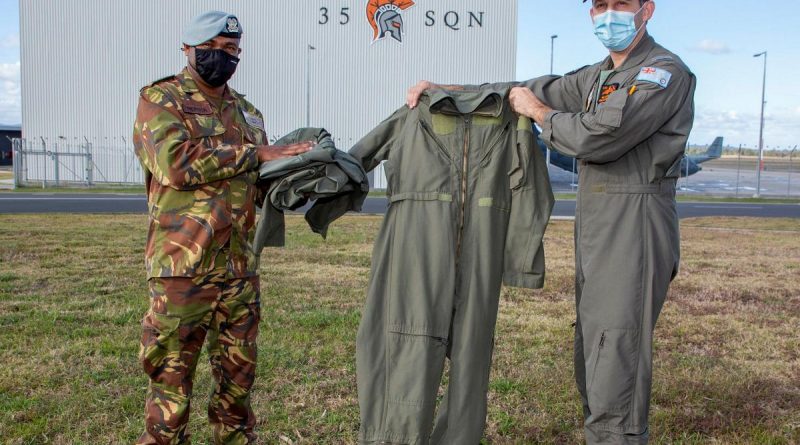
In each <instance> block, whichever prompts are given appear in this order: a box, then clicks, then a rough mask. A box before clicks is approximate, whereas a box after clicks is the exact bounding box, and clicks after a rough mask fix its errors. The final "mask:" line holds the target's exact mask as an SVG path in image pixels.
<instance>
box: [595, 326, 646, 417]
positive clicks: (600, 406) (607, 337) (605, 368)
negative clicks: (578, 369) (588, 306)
mask: <svg viewBox="0 0 800 445" xmlns="http://www.w3.org/2000/svg"><path fill="white" fill-rule="evenodd" d="M638 344H639V330H638V329H606V330H604V331H603V332H602V333H601V334H600V338H599V340H598V342H597V345H596V346H595V347H594V354H592V356H593V357H592V359H593V361H594V363H593V367H592V373H591V376H592V377H591V379H590V381H589V387H588V393H589V408H590V410H591V412H592V415H593V416H595V417H602V416H603V413H605V414H611V415H624V414H625V413H626V412H627V411H628V409H629V407H630V403H631V400H632V399H633V392H634V389H635V388H634V387H635V384H636V367H637V361H638V355H639V348H638ZM592 359H590V360H592ZM614 417H616V416H614ZM598 420H600V419H598Z"/></svg>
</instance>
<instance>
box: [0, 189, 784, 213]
mask: <svg viewBox="0 0 800 445" xmlns="http://www.w3.org/2000/svg"><path fill="white" fill-rule="evenodd" d="M146 211H147V204H146V202H145V199H144V197H143V196H138V195H100V194H97V195H95V194H61V193H59V194H44V193H2V194H0V213H144V212H146ZM385 211H386V199H385V198H381V197H375V198H369V199H367V202H366V203H365V204H364V212H366V213H378V214H380V213H384V212H385ZM678 214H679V215H680V217H681V218H690V217H698V216H758V217H770V218H777V217H782V218H800V205H798V204H749V203H695V202H680V203H678ZM553 216H557V217H572V216H575V201H568V200H565V201H558V202H556V206H555V210H554V211H553Z"/></svg>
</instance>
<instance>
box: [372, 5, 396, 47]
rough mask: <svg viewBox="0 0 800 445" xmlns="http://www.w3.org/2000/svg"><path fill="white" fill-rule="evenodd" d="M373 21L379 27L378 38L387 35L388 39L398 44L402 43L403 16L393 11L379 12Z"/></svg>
mask: <svg viewBox="0 0 800 445" xmlns="http://www.w3.org/2000/svg"><path fill="white" fill-rule="evenodd" d="M375 21H376V22H377V23H378V26H379V27H380V37H386V34H389V37H391V38H393V39H395V40H397V41H398V42H402V41H403V16H401V15H400V13H399V12H397V11H394V10H388V11H384V12H380V13H378V17H377V19H376V20H375Z"/></svg>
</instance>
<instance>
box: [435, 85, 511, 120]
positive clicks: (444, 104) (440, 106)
mask: <svg viewBox="0 0 800 445" xmlns="http://www.w3.org/2000/svg"><path fill="white" fill-rule="evenodd" d="M421 100H423V101H425V102H427V103H428V106H429V108H430V110H431V113H439V114H450V115H464V114H476V115H480V116H488V117H499V116H500V115H501V114H502V113H503V106H504V105H503V104H504V97H503V95H502V94H500V92H498V91H495V90H493V89H484V88H481V89H466V90H444V89H436V90H432V91H428V92H425V93H424V94H423V96H422V99H421Z"/></svg>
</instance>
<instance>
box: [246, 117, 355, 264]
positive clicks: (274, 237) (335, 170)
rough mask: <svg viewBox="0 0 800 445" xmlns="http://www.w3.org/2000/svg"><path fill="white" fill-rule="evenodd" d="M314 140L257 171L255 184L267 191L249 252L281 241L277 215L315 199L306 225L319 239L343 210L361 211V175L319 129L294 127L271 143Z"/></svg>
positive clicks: (281, 218)
mask: <svg viewBox="0 0 800 445" xmlns="http://www.w3.org/2000/svg"><path fill="white" fill-rule="evenodd" d="M304 141H315V142H316V143H317V145H316V146H314V148H313V149H311V150H310V151H308V152H306V153H303V154H301V155H298V156H293V157H291V158H285V159H279V160H275V161H271V162H266V163H264V164H262V165H261V167H260V168H259V184H260V185H262V186H265V187H266V188H267V194H266V197H265V198H264V202H263V203H256V204H257V205H260V206H261V218H260V220H259V221H258V226H257V227H256V235H255V241H254V245H253V251H254V252H255V253H256V255H260V254H261V250H262V249H263V248H264V247H265V246H270V247H281V246H283V245H284V244H285V242H286V235H285V227H286V226H285V222H284V215H283V212H284V211H285V210H296V209H298V208H300V207H303V206H304V205H306V204H307V203H308V201H309V200H311V201H315V202H314V205H313V206H312V207H311V209H310V210H309V211H308V212H306V221H307V222H308V225H309V226H310V227H311V230H313V231H314V232H315V233H319V234H320V235H322V237H323V238H324V237H325V236H326V235H327V231H328V226H329V224H330V223H331V222H333V221H334V220H336V219H337V218H339V217H340V216H342V215H344V214H345V213H347V212H349V211H356V212H358V211H361V206H362V205H363V203H364V200H365V199H366V197H367V194H368V193H369V181H368V179H367V173H366V172H365V171H364V168H363V167H361V164H360V163H359V162H358V161H356V160H355V159H354V158H353V157H352V156H350V155H349V154H348V153H346V152H343V151H340V150H338V149H337V148H336V145H335V144H334V142H333V139H332V138H331V135H330V133H328V132H327V131H326V130H325V129H323V128H300V129H298V130H295V131H293V132H291V133H289V134H288V135H286V136H284V137H282V138H281V139H279V140H277V141H276V142H275V144H274V145H276V146H280V145H290V144H295V143H298V142H304Z"/></svg>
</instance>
